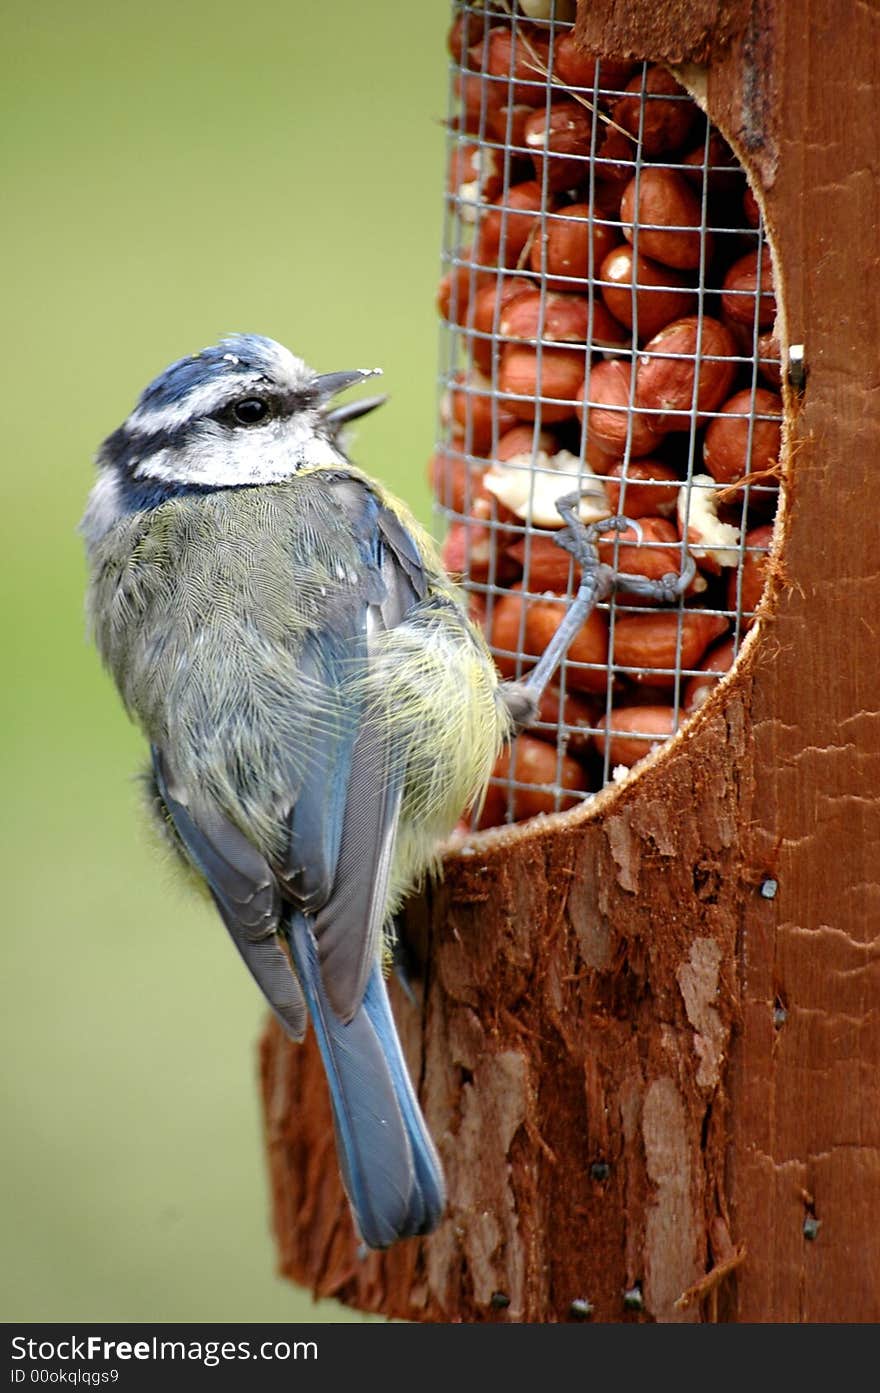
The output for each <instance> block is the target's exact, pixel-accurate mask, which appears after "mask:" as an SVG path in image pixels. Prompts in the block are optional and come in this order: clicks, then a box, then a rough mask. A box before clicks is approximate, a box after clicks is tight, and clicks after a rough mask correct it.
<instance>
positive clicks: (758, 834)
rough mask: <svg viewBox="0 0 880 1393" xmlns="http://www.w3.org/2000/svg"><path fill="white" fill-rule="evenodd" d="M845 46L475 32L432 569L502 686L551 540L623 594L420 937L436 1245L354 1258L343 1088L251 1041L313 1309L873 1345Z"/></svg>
mask: <svg viewBox="0 0 880 1393" xmlns="http://www.w3.org/2000/svg"><path fill="white" fill-rule="evenodd" d="M826 9H827V14H826V15H825V20H826V21H827V26H826V27H823V25H822V24H821V23H820V18H821V16H819V15H818V14H814V16H813V24H812V26H811V27H810V28H809V30H808V29H807V27H806V26H805V25H803V24H802V23H800V22H799V21H798V17H797V15H796V14H795V10H794V7H793V6H792V5H791V4H789V3H785V4H780V5H777V6H774V7H767V6H763V5H758V4H754V3H746V0H744V3H742V4H738V5H737V4H735V5H733V6H730V5H720V4H717V3H710V2H709V0H707V3H704V4H697V5H694V4H687V5H684V4H681V3H677V0H670V3H665V4H660V5H657V4H656V3H652V4H650V5H649V4H647V3H642V0H633V3H632V4H630V5H628V6H626V7H624V8H623V9H622V10H621V8H620V7H617V6H614V5H613V4H612V3H611V0H592V3H590V4H589V5H582V6H578V8H577V13H575V10H574V7H573V6H571V7H570V6H567V5H566V4H564V3H563V0H556V3H555V5H554V4H553V3H546V4H541V3H535V0H533V2H532V3H529V4H521V5H519V6H516V7H514V6H513V5H508V4H507V3H500V4H489V3H479V4H455V5H454V6H453V12H452V16H451V29H450V34H449V55H448V58H449V63H450V108H449V120H448V131H449V137H448V139H449V157H448V162H447V190H446V217H445V221H444V232H443V252H442V257H443V267H442V280H441V284H440V291H439V295H438V308H439V310H440V315H441V323H442V326H443V327H442V338H441V360H440V409H439V429H438V441H437V449H436V452H435V454H434V457H433V459H432V461H431V464H430V474H431V480H432V485H433V488H434V492H435V497H436V500H437V509H438V524H439V530H440V531H441V532H444V533H445V541H444V559H445V561H446V565H447V568H448V569H449V570H450V571H452V572H453V573H455V574H457V575H458V576H459V577H460V579H461V583H462V585H463V587H464V589H465V591H466V592H467V594H468V597H469V603H470V606H471V612H472V616H473V618H474V619H475V621H476V622H477V623H479V624H481V625H482V627H483V628H484V631H485V633H486V637H487V640H488V642H489V644H490V646H491V648H492V651H493V654H494V656H495V660H496V663H497V665H498V668H499V671H500V672H501V673H502V674H503V675H504V676H509V677H520V676H522V675H524V674H525V673H527V672H528V670H529V669H530V667H531V666H533V665H534V663H535V662H536V660H537V658H538V657H539V656H540V653H541V652H542V651H543V648H544V647H545V646H546V644H547V642H548V641H549V638H550V636H552V634H553V632H555V629H556V628H557V627H558V624H559V623H560V621H561V618H562V615H563V613H564V612H565V608H566V605H567V604H568V603H569V602H570V599H571V596H572V595H573V594H574V592H575V591H576V589H577V585H578V581H579V576H578V574H577V571H576V567H575V565H574V563H573V562H572V560H571V558H570V557H569V555H568V553H567V552H565V551H564V550H562V549H560V548H559V547H558V546H557V545H556V542H555V540H554V538H555V536H556V535H558V532H559V529H560V528H561V525H562V518H561V516H560V514H559V511H558V506H557V505H558V502H559V500H560V499H561V498H563V497H564V496H566V495H570V494H572V493H576V494H577V495H578V498H579V500H580V501H579V504H578V507H579V512H580V517H581V519H582V520H583V522H584V524H585V525H587V526H590V527H594V528H595V533H594V535H595V541H596V547H597V553H598V555H599V558H600V560H601V562H602V564H603V565H604V566H606V567H608V568H609V571H608V574H609V575H611V574H612V573H613V575H614V577H615V583H614V585H613V587H609V589H608V593H607V594H605V596H604V598H603V599H602V601H601V603H600V604H598V605H597V607H596V609H595V610H594V612H593V614H592V615H591V616H590V618H589V620H588V621H587V622H586V623H585V625H584V626H583V628H582V630H581V631H580V633H579V634H578V635H577V637H576V639H575V641H574V642H573V644H572V645H571V647H570V649H569V652H568V655H567V658H566V660H565V661H564V662H563V664H562V665H561V668H560V670H559V673H558V678H557V680H556V682H555V683H554V686H553V687H552V688H551V689H550V691H548V693H547V694H546V696H545V699H544V701H543V702H542V704H541V709H540V711H539V713H538V719H537V722H536V723H535V725H534V727H533V728H532V729H530V730H529V731H527V732H525V733H524V734H521V735H520V736H519V737H518V738H517V740H516V741H515V742H514V743H513V745H512V746H511V748H510V750H509V751H508V752H507V753H506V754H505V755H504V757H503V758H502V760H500V761H499V764H498V766H497V767H496V770H495V773H494V776H493V779H492V783H491V785H490V788H489V791H488V795H487V798H486V801H485V803H484V804H483V805H482V806H481V807H480V808H477V809H471V810H463V818H462V822H461V824H460V827H459V829H458V830H457V832H456V834H455V836H454V838H453V840H452V842H451V844H450V846H449V848H448V849H447V853H446V856H445V860H444V875H443V879H442V881H440V882H437V883H436V884H431V885H430V886H428V887H427V888H426V890H425V891H424V893H423V894H422V895H421V896H420V897H419V898H417V899H415V900H413V901H412V902H411V903H410V904H409V906H408V908H407V911H406V916H405V922H404V924H403V937H404V942H405V945H406V948H407V952H408V955H409V957H410V958H411V960H412V961H414V962H415V963H416V964H418V967H419V972H418V973H417V976H416V984H415V994H416V997H417V1000H415V1001H413V1000H408V999H407V998H406V996H405V995H404V993H403V992H402V991H397V993H396V1002H395V1004H396V1014H397V1018H398V1021H399V1024H400V1029H401V1035H402V1038H403V1041H404V1045H405V1047H406V1049H407V1052H408V1058H409V1061H410V1066H411V1069H412V1073H413V1077H414V1079H415V1081H416V1083H417V1085H418V1088H419V1092H420V1096H421V1099H422V1103H423V1107H424V1110H425V1114H426V1117H427V1120H428V1124H429V1127H430V1128H431V1131H432V1134H433V1136H434V1138H435V1140H436V1142H437V1146H438V1149H439V1151H440V1154H441V1156H442V1159H443V1162H444V1167H445V1170H446V1176H447V1183H448V1190H449V1203H448V1216H447V1218H446V1220H445V1222H444V1223H443V1224H442V1225H441V1227H440V1228H439V1230H438V1231H437V1232H436V1233H435V1234H433V1235H431V1236H430V1237H428V1238H425V1239H423V1240H410V1241H407V1242H406V1243H402V1244H399V1245H397V1247H395V1248H394V1249H392V1250H391V1251H389V1252H388V1253H385V1254H365V1253H363V1252H362V1251H361V1250H360V1249H359V1245H358V1240H357V1236H356V1234H355V1233H354V1230H353V1228H352V1223H351V1218H350V1215H349V1211H348V1206H347V1203H346V1201H345V1197H344V1195H343V1193H342V1189H341V1186H340V1183H339V1179H338V1172H337V1167H336V1163H335V1158H334V1144H333V1133H332V1124H331V1121H330V1114H329V1106H328V1103H327V1100H326V1096H325V1090H324V1082H323V1078H322V1075H321V1069H320V1065H319V1062H318V1057H317V1051H316V1050H315V1048H314V1045H313V1043H307V1044H306V1046H304V1047H297V1046H292V1045H290V1044H289V1043H288V1042H287V1041H286V1040H285V1039H284V1038H283V1037H282V1035H281V1032H280V1031H279V1030H278V1029H277V1028H276V1027H275V1026H271V1025H270V1026H269V1027H268V1028H267V1032H266V1034H265V1036H264V1039H263V1044H262V1079H263V1097H264V1104H265V1116H266V1129H267V1144H268V1154H269V1162H270V1173H271V1180H272V1193H273V1203H274V1221H275V1230H276V1234H277V1239H278V1244H279V1253H280V1266H281V1269H282V1271H283V1272H285V1273H286V1274H287V1275H289V1276H290V1277H292V1278H293V1279H294V1280H295V1281H297V1282H300V1283H303V1284H305V1285H307V1286H309V1287H310V1288H311V1289H312V1290H313V1291H314V1292H315V1293H316V1294H319V1295H332V1296H336V1297H338V1298H340V1299H342V1300H344V1301H347V1302H349V1303H350V1304H352V1305H354V1306H356V1307H359V1308H360V1309H364V1310H370V1311H377V1312H382V1313H384V1314H386V1315H388V1316H392V1317H399V1318H404V1319H410V1320H422V1321H501V1322H504V1321H563V1322H564V1321H582V1320H585V1319H593V1320H603V1321H625V1320H660V1321H699V1320H737V1321H755V1320H777V1321H790V1320H826V1321H828V1320H876V1319H878V1318H880V1226H878V1225H877V1224H876V1223H873V1222H872V1221H871V1220H870V1218H869V1217H868V1216H870V1215H872V1214H873V1213H874V1211H875V1209H876V1207H877V1204H878V1202H880V1120H878V1119H880V1108H878V1106H877V1101H878V1100H877V1098H876V1096H875V1095H876V1093H877V1091H878V1089H880V1085H878V1083H877V1078H878V1077H880V1069H878V1065H880V1009H878V1008H880V966H878V963H880V959H878V955H877V951H876V941H877V924H878V922H880V912H878V905H880V889H878V883H877V880H876V861H877V850H878V847H880V827H878V824H880V811H878V809H880V801H878V794H880V737H878V726H880V720H878V717H877V714H876V711H873V707H876V693H877V691H878V687H880V681H878V679H880V656H878V641H877V638H876V636H875V634H874V631H873V629H874V619H873V613H874V610H875V609H876V608H877V605H876V600H877V599H878V598H880V588H878V579H877V577H878V575H880V550H878V544H877V542H876V535H875V529H874V528H873V527H872V525H871V523H870V518H871V517H872V515H873V513H874V511H880V483H878V482H877V477H876V470H875V469H873V461H872V460H871V459H870V450H869V448H868V447H869V444H870V440H871V439H873V441H874V442H875V444H876V434H877V432H876V407H875V408H873V409H874V419H873V426H874V429H873V433H871V425H872V418H871V417H870V415H869V412H870V410H871V408H870V406H869V402H870V400H871V398H870V397H869V388H870V386H871V385H872V384H873V381H874V378H875V377H876V352H877V350H876V344H877V342H878V332H877V324H876V319H877V311H876V309H875V307H874V304H873V301H872V300H870V299H869V298H868V297H864V296H860V295H858V294H857V293H856V286H857V283H858V282H857V273H858V270H859V267H858V266H857V265H855V264H854V260H853V258H852V256H851V255H850V254H849V252H848V248H850V247H853V248H855V247H859V246H861V247H864V246H865V245H867V244H868V240H869V239H870V237H872V236H874V235H876V226H877V221H878V207H877V205H878V195H877V190H876V185H875V182H874V181H873V180H872V178H871V176H870V173H869V170H870V159H871V152H872V151H873V144H874V140H873V136H874V135H875V134H876V106H875V103H876V97H875V88H874V87H872V81H873V82H876V78H877V66H878V54H880V35H878V26H877V23H876V16H872V15H871V14H870V13H869V12H868V11H867V10H865V9H864V8H863V9H862V10H858V9H855V10H849V11H846V12H840V11H839V10H838V9H836V8H835V7H833V6H832V5H831V3H830V0H827V4H826ZM820 42H821V45H822V62H821V64H820V63H819V62H818V60H817V54H818V46H819V44H820ZM436 61H438V62H440V61H443V60H442V59H441V56H440V55H439V54H438V55H437V57H436ZM834 73H837V74H841V73H845V74H846V75H847V82H846V84H845V86H844V85H842V84H839V83H837V82H835V81H833V80H831V77H830V76H829V75H830V74H834ZM652 580H653V581H658V580H663V582H664V585H665V591H664V592H663V593H661V594H660V595H659V596H658V595H657V594H656V593H651V594H647V593H646V589H647V587H646V586H645V585H643V584H640V582H644V581H652ZM654 590H655V591H656V587H654ZM872 600H874V603H872Z"/></svg>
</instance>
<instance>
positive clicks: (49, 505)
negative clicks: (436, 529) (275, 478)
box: [0, 0, 448, 1321]
mask: <svg viewBox="0 0 880 1393" xmlns="http://www.w3.org/2000/svg"><path fill="white" fill-rule="evenodd" d="M447 20H448V6H447V5H446V4H445V3H444V0H430V3H425V4H417V5H404V4H401V3H394V0H386V2H385V3H381V2H379V3H373V4H369V5H367V4H364V3H363V0H335V3H327V4H318V3H315V0H313V2H312V3H309V4H305V3H300V4H297V3H296V2H295V0H294V3H289V4H287V5H279V4H272V3H266V0H251V3H249V4H248V5H245V6H242V5H239V4H233V3H231V2H230V0H213V3H211V4H208V3H206V2H205V0H199V2H198V3H193V4H188V5H187V4H181V3H180V0H173V2H172V0H153V2H152V3H149V4H131V3H126V0H122V3H116V4H112V5H111V4H110V3H104V4H98V3H95V2H94V0H92V2H91V3H90V2H89V0H80V3H78V4H75V5H71V4H69V3H61V0H43V3H42V4H40V5H12V4H11V3H9V0H6V4H5V6H4V13H3V37H4V45H3V48H4V54H5V57H4V60H3V63H4V67H5V72H4V73H3V81H2V96H0V104H2V108H3V110H2V130H3V133H4V136H5V160H4V166H5V179H4V182H5V186H6V187H5V199H4V217H3V222H4V226H3V232H2V237H3V238H4V240H5V247H4V251H3V259H2V264H3V271H4V276H5V286H4V289H3V304H4V308H5V312H6V315H5V317H6V325H5V334H4V347H5V349H6V364H5V366H4V381H5V382H6V388H5V391H4V397H5V400H6V403H7V409H6V413H5V419H4V439H5V441H6V458H5V461H4V466H3V495H4V500H5V501H4V506H3V508H2V528H3V536H2V563H3V567H4V571H5V577H4V579H5V585H4V590H5V596H6V605H5V615H4V627H5V643H4V647H5V652H6V658H7V661H6V678H5V681H4V682H3V684H2V698H3V702H4V704H5V711H4V717H3V731H4V740H3V763H4V767H5V786H6V797H5V806H6V818H5V832H4V835H3V840H2V846H3V856H4V859H5V862H6V864H5V866H4V868H3V879H4V887H5V899H6V903H7V912H6V925H5V938H4V941H5V951H6V967H5V972H4V975H3V976H4V983H3V984H4V991H5V1004H4V1010H3V1030H4V1033H5V1040H4V1042H3V1056H2V1057H3V1081H4V1093H5V1115H6V1142H5V1146H4V1148H3V1158H2V1184H0V1193H2V1195H3V1202H4V1208H5V1214H4V1231H5V1253H4V1262H3V1282H4V1290H3V1296H2V1311H0V1316H2V1319H3V1320H5V1321H23V1320H31V1321H52V1320H56V1321H61V1320H65V1321H98V1320H103V1321H123V1320H128V1321H155V1320H171V1321H183V1320H205V1321H225V1320H245V1321H256V1320H274V1321H282V1320H301V1319H314V1318H317V1319H325V1320H338V1319H345V1318H347V1315H348V1313H346V1312H345V1311H344V1310H343V1308H341V1307H338V1306H336V1305H335V1304H334V1303H328V1302H325V1303H321V1304H320V1305H318V1306H315V1305H313V1303H312V1301H311V1298H310V1296H309V1295H308V1294H307V1293H303V1292H300V1291H298V1290H297V1289H296V1288H294V1287H292V1286H291V1285H290V1284H288V1283H286V1282H283V1281H281V1280H280V1279H279V1278H278V1277H276V1275H275V1254H274V1248H273V1243H272V1238H271V1232H270V1216H269V1209H268V1193H267V1184H266V1175H265V1168H264V1161H263V1142H262V1134H261V1117H260V1112H259V1108H258V1102H257V1091H256V1043H257V1039H258V1035H259V1032H260V1029H261V1026H262V1022H263V1010H262V1007H261V1003H260V999H259V997H258V995H257V992H256V989H255V988H254V987H253V985H252V984H251V981H250V979H249V978H248V976H247V974H246V973H245V972H244V970H243V969H242V966H241V963H240V961H239V959H238V957H237V954H236V953H235V952H234V950H233V949H232V947H231V945H230V944H229V943H228V942H227V939H226V935H225V931H224V929H223V928H222V926H221V924H220V922H219V920H217V919H216V918H215V917H214V916H213V915H212V914H211V913H210V912H209V911H208V910H207V909H206V908H203V907H202V906H201V905H200V904H198V903H197V902H195V901H194V900H192V899H190V898H189V897H188V896H187V894H186V892H185V891H183V890H181V889H179V888H178V887H177V886H176V884H175V883H174V879H173V875H172V874H171V871H170V870H169V868H168V867H167V866H166V865H165V863H164V862H162V861H161V860H158V859H157V858H155V857H154V855H153V851H152V848H151V846H150V843H149V838H148V836H147V834H146V831H145V829H144V827H143V823H142V820H141V818H140V816H139V808H138V799H137V792H136V789H135V787H134V784H133V779H132V775H133V773H134V771H135V770H137V769H138V768H139V767H140V765H141V763H142V761H143V750H142V742H141V739H140V737H139V735H138V734H137V732H136V731H135V730H133V729H132V728H131V727H130V726H129V725H128V723H127V721H126V718H125V716H124V714H123V712H122V710H121V708H120V706H119V704H118V701H117V699H116V697H115V694H114V692H113V690H112V688H111V685H110V682H109V679H108V678H107V677H106V676H105V675H104V673H103V672H102V670H101V669H100V667H99V664H98V660H97V658H96V656H95V654H94V653H93V651H92V650H91V649H90V648H89V647H88V646H87V643H86V640H85V634H84V622H83V599H82V597H83V582H84V566H83V560H82V556H81V548H80V543H79V539H78V537H77V536H76V532H75V529H76V524H77V522H78V519H79V517H80V514H81V512H82V508H83V504H84V500H85V496H86V493H87V491H88V489H89V487H90V485H91V481H92V464H91V460H92V456H93V454H94V451H95V448H96V445H97V444H98V442H99V441H100V440H101V439H102V438H103V436H104V435H106V434H107V433H109V431H111V430H112V429H113V428H114V427H115V426H116V425H118V424H119V422H120V420H121V419H122V418H123V417H124V416H125V415H126V414H127V412H128V410H129V409H130V407H131V406H132V404H133V401H134V398H135V396H136V395H137V393H138V392H139V391H140V389H141V388H142V387H143V386H144V385H145V384H146V382H147V381H148V380H149V379H150V378H151V377H152V376H154V375H155V374H156V373H157V372H158V371H159V370H161V369H162V368H163V367H164V366H165V365H166V364H167V363H168V362H169V361H170V360H171V359H173V358H176V357H178V356H180V355H181V354H183V353H187V352H191V351H193V350H195V349H198V348H200V347H202V346H203V345H205V344H207V343H210V342H212V341H213V340H215V339H216V338H217V337H218V336H219V335H220V334H221V333H224V332H226V331H229V330H245V331H254V332H258V333H264V334H269V335H272V336H273V337H276V338H278V339H280V340H281V341H282V342H283V343H286V344H287V345H288V346H289V347H291V348H293V349H294V351H296V352H299V353H300V354H302V355H303V356H304V357H306V358H307V360H308V361H309V362H311V363H312V364H313V365H314V366H315V367H316V368H318V369H320V370H321V371H330V370H332V369H338V368H348V367H352V366H358V365H360V364H363V363H370V364H372V363H376V364H378V365H380V366H382V367H383V368H384V370H385V374H386V377H385V383H384V385H385V388H386V390H388V391H389V392H390V393H391V395H392V401H391V403H390V404H389V405H388V406H387V407H385V408H384V409H383V411H381V412H379V413H378V414H377V415H376V416H375V417H372V418H371V419H370V421H369V423H364V427H363V429H362V431H361V435H360V439H359V443H358V446H357V449H356V454H357V457H358V460H359V462H360V463H362V464H363V466H364V467H365V468H366V469H367V470H369V471H370V472H372V473H375V474H377V475H379V476H381V477H382V478H383V479H385V480H386V481H387V482H388V483H389V484H390V485H391V486H392V487H394V488H395V489H396V490H397V492H399V493H400V494H402V495H403V496H404V497H405V498H407V499H408V500H409V501H410V502H411V504H413V505H414V506H415V508H416V509H417V511H418V512H419V514H420V515H421V516H422V517H423V519H425V520H429V518H430V509H429V502H428V494H427V488H426V485H425V482H424V475H425V463H426V460H427V458H428V456H429V454H430V451H431V446H432V441H433V429H434V382H435V369H436V317H435V311H434V304H433V297H434V291H435V285H436V281H437V277H438V264H439V245H440V224H441V210H442V179H443V175H442V168H443V133H442V129H441V120H442V116H443V113H444V110H445V104H446V57H445V50H444V33H445V30H446V26H447Z"/></svg>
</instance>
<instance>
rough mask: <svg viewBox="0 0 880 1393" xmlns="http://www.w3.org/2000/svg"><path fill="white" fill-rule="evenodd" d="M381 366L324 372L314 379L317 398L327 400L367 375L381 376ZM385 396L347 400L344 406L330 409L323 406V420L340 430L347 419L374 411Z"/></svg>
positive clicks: (350, 419) (346, 423)
mask: <svg viewBox="0 0 880 1393" xmlns="http://www.w3.org/2000/svg"><path fill="white" fill-rule="evenodd" d="M381 375H382V369H381V368H354V369H353V370H352V371H351V372H325V373H323V374H322V375H321V376H319V377H317V378H316V379H315V387H316V390H317V393H318V398H319V400H320V401H321V402H329V401H330V400H331V398H333V397H335V396H338V395H339V393H340V392H344V391H345V390H346V388H347V387H354V386H355V384H356V383H359V382H363V381H364V380H365V379H366V378H368V377H381ZM387 400H388V398H387V397H384V396H382V397H364V398H363V399H362V400H361V401H349V402H346V403H345V405H344V406H335V407H334V408H333V410H332V411H329V410H328V409H327V407H326V406H325V407H324V420H325V421H327V422H329V424H330V425H331V426H332V427H333V429H334V430H340V429H341V428H342V427H343V426H345V425H348V423H349V421H356V420H357V419H358V418H359V417H360V416H366V414H367V412H368V411H375V409H376V407H377V406H381V405H382V403H383V402H385V401H387Z"/></svg>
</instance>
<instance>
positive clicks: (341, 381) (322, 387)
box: [314, 368, 382, 401]
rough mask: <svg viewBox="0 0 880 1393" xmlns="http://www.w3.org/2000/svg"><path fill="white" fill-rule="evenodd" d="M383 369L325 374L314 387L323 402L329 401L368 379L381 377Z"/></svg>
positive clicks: (318, 377) (360, 369) (316, 380)
mask: <svg viewBox="0 0 880 1393" xmlns="http://www.w3.org/2000/svg"><path fill="white" fill-rule="evenodd" d="M381 376H382V369H381V368H354V369H353V370H352V371H351V372H325V373H323V374H319V375H318V376H317V377H316V378H315V382H314V386H315V390H316V392H317V393H318V397H319V399H320V400H321V401H329V399H330V398H331V397H337V396H338V395H339V393H340V392H344V391H345V389H346V387H354V385H355V383H357V382H363V381H364V380H365V379H366V378H368V377H381Z"/></svg>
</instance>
